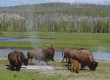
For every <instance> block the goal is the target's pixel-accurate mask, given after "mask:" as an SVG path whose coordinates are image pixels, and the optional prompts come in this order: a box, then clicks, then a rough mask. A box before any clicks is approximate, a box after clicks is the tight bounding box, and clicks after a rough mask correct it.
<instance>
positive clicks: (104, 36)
mask: <svg viewBox="0 0 110 80" xmlns="http://www.w3.org/2000/svg"><path fill="white" fill-rule="evenodd" d="M3 36H8V37H34V38H55V39H54V40H40V41H0V47H1V48H32V47H36V46H43V45H46V44H53V45H54V46H55V48H66V47H74V48H87V49H90V50H102V51H109V50H110V42H109V41H110V34H109V33H45V32H38V33H25V32H24V33H4V35H3Z"/></svg>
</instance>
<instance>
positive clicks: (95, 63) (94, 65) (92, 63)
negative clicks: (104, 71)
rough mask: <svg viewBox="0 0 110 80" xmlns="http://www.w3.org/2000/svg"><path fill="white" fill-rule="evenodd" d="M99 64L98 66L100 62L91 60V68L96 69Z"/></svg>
mask: <svg viewBox="0 0 110 80" xmlns="http://www.w3.org/2000/svg"><path fill="white" fill-rule="evenodd" d="M97 66H98V62H91V63H90V65H89V69H90V70H92V71H95V70H96V67H97Z"/></svg>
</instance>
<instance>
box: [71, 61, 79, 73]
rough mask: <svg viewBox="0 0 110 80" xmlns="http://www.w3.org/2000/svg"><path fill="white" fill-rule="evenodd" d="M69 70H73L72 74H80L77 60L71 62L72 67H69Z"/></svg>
mask: <svg viewBox="0 0 110 80" xmlns="http://www.w3.org/2000/svg"><path fill="white" fill-rule="evenodd" d="M69 69H70V70H71V72H73V71H74V72H76V73H79V69H80V63H79V62H78V61H77V60H73V59H71V60H70V65H69Z"/></svg>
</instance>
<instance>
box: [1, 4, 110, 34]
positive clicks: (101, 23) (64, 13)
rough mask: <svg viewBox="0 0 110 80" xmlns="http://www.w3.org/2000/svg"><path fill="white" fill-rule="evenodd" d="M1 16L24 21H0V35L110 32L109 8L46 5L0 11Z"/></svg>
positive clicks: (89, 5) (17, 7)
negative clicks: (18, 17) (5, 33)
mask: <svg viewBox="0 0 110 80" xmlns="http://www.w3.org/2000/svg"><path fill="white" fill-rule="evenodd" d="M3 13H10V14H13V13H15V14H19V15H21V16H23V17H24V18H25V19H24V20H16V19H10V20H8V21H7V20H6V19H5V18H2V19H0V32H85V33H89V32H90V33H109V32H110V6H109V5H94V4H68V3H47V4H35V5H21V6H13V7H2V8H0V14H3ZM39 15H40V16H39ZM74 16H75V17H74ZM87 17H88V19H87V20H86V18H87ZM82 18H85V19H82Z"/></svg>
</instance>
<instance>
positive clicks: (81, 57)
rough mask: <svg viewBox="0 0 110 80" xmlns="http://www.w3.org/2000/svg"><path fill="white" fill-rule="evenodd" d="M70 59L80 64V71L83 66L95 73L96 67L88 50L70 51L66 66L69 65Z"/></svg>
mask: <svg viewBox="0 0 110 80" xmlns="http://www.w3.org/2000/svg"><path fill="white" fill-rule="evenodd" d="M70 58H72V59H74V60H77V61H79V63H80V64H81V69H84V67H85V66H88V67H89V69H90V70H93V71H95V70H96V67H97V66H98V62H96V61H95V60H94V58H93V56H92V54H91V52H90V51H89V50H86V49H72V50H70V51H69V54H68V59H69V61H68V66H69V64H70Z"/></svg>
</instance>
